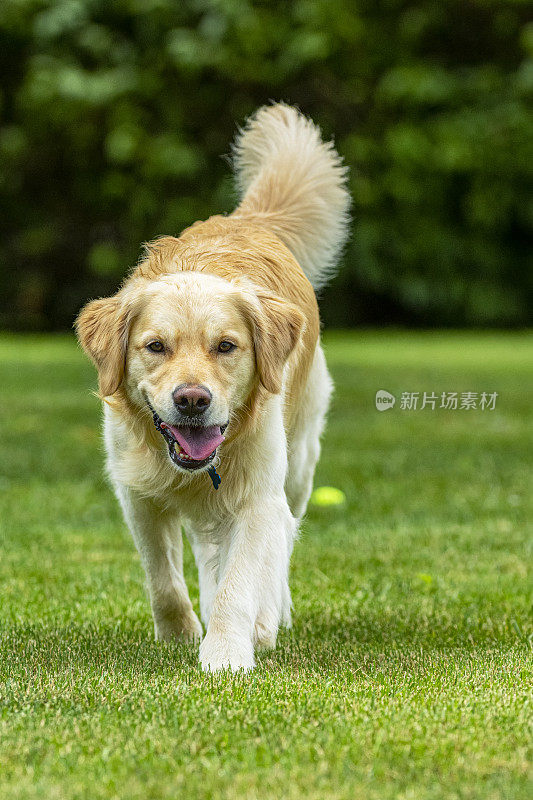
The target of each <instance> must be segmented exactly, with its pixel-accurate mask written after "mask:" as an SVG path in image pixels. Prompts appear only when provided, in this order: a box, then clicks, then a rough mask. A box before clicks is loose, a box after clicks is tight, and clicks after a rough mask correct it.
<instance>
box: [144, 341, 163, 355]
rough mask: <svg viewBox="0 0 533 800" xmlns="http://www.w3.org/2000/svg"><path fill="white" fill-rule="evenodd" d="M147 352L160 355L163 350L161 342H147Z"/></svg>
mask: <svg viewBox="0 0 533 800" xmlns="http://www.w3.org/2000/svg"><path fill="white" fill-rule="evenodd" d="M146 348H147V350H151V351H152V353H162V352H163V350H164V349H165V345H164V344H163V342H157V341H155V342H148V344H147V345H146Z"/></svg>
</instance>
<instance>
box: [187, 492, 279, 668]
mask: <svg viewBox="0 0 533 800" xmlns="http://www.w3.org/2000/svg"><path fill="white" fill-rule="evenodd" d="M294 533H295V520H294V518H293V516H292V515H291V513H290V510H289V506H288V504H287V501H286V499H285V496H284V495H283V496H278V497H275V496H274V497H263V498H256V499H254V501H253V502H252V503H250V507H249V509H248V510H247V512H246V513H244V512H243V513H242V515H241V516H239V518H238V519H237V520H236V521H235V522H234V524H233V525H232V528H231V531H230V534H229V548H228V552H227V556H226V559H225V563H224V564H223V565H222V569H221V577H220V581H219V584H218V587H217V591H216V595H215V598H214V601H213V607H212V610H211V616H210V618H209V625H208V627H207V634H206V636H205V639H204V640H203V642H202V644H201V646H200V661H201V664H202V667H203V669H204V670H213V671H214V670H218V669H224V668H228V667H229V668H230V669H231V670H233V671H236V670H239V669H245V670H247V669H252V667H253V666H254V640H255V641H256V642H257V644H260V645H266V646H271V645H273V644H274V642H275V640H276V634H277V630H278V626H279V623H280V619H281V617H282V614H283V612H284V602H285V601H286V597H287V595H288V591H289V590H288V568H289V555H290V549H291V545H292V540H293V538H294ZM257 622H259V623H260V624H259V625H258V626H257V627H256V623H257Z"/></svg>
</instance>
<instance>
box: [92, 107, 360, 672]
mask: <svg viewBox="0 0 533 800" xmlns="http://www.w3.org/2000/svg"><path fill="white" fill-rule="evenodd" d="M234 165H235V171H236V180H237V186H238V189H239V191H240V194H241V201H240V204H239V206H238V208H237V209H236V211H235V212H234V213H233V214H231V215H230V216H228V217H222V216H216V217H211V218H210V219H208V220H207V221H206V222H197V223H195V224H194V225H192V226H191V227H190V228H188V229H187V230H186V231H184V232H183V233H182V235H181V236H180V237H179V238H174V237H171V236H167V237H163V238H161V239H157V240H156V241H154V242H152V243H151V244H149V245H148V246H147V248H146V254H145V258H144V259H143V260H142V262H141V263H140V264H139V266H138V267H137V268H136V269H135V270H134V271H133V273H132V274H131V275H130V277H129V278H128V279H127V280H126V282H125V283H124V285H123V286H122V288H121V289H120V291H119V292H118V293H117V294H116V295H114V296H113V297H110V298H104V299H100V300H94V301H92V302H90V303H89V304H88V305H87V306H86V307H85V308H84V309H83V310H82V312H81V313H80V315H79V317H78V320H77V323H76V326H77V332H78V337H79V340H80V342H81V344H82V346H83V348H84V350H85V351H86V352H87V353H88V354H89V356H90V357H91V358H92V360H93V361H94V363H95V364H96V366H97V368H98V372H99V386H100V394H101V396H102V398H103V400H104V401H105V405H104V412H105V444H106V449H107V454H108V461H107V463H108V470H109V474H110V476H111V479H112V482H113V485H114V487H115V491H116V494H117V496H118V499H119V501H120V503H121V505H122V509H123V511H124V516H125V518H126V521H127V523H128V525H129V528H130V530H131V533H132V535H133V538H134V541H135V544H136V546H137V548H138V550H139V553H140V555H141V559H142V562H143V565H144V568H145V570H146V575H147V580H148V590H149V594H150V600H151V605H152V612H153V617H154V624H155V633H156V637H157V638H158V639H173V638H175V637H186V638H192V639H201V637H202V626H201V624H200V622H199V620H198V618H197V616H196V614H195V613H194V611H193V608H192V605H191V602H190V600H189V596H188V592H187V587H186V584H185V581H184V577H183V568H182V533H181V528H182V526H183V528H184V530H185V532H186V534H187V536H188V538H189V540H190V542H191V546H192V549H193V552H194V556H195V559H196V563H197V566H198V572H199V580H200V609H201V617H202V620H203V622H204V625H205V626H206V635H205V637H204V638H203V641H202V643H201V646H200V661H201V664H202V667H203V668H204V669H206V670H217V669H221V668H227V667H229V668H231V669H232V670H237V669H241V668H244V669H250V668H252V667H253V665H254V646H257V647H273V646H274V645H275V642H276V635H277V631H278V627H279V625H280V623H281V624H285V625H289V624H290V614H291V599H290V592H289V586H288V569H289V559H290V555H291V550H292V546H293V542H294V538H295V535H296V533H297V529H298V523H299V520H300V519H301V517H302V515H303V513H304V511H305V508H306V504H307V501H308V499H309V495H310V492H311V486H312V480H313V473H314V469H315V465H316V462H317V459H318V456H319V450H320V445H319V437H320V434H321V431H322V428H323V425H324V419H325V415H326V411H327V406H328V401H329V396H330V393H331V380H330V377H329V375H328V371H327V368H326V364H325V360H324V355H323V353H322V350H321V347H320V343H319V318H318V309H317V303H316V299H315V294H314V289H317V288H319V287H320V286H322V285H323V284H324V282H325V280H327V278H328V277H329V276H330V275H331V271H332V268H333V267H334V264H335V260H336V259H337V257H338V254H339V250H340V248H341V247H342V246H343V244H344V241H345V236H346V228H347V213H348V205H349V198H348V193H347V191H346V186H345V183H346V174H345V168H344V167H343V166H342V164H341V161H340V159H339V156H338V155H337V153H336V152H335V150H334V148H333V146H332V144H330V143H323V142H322V141H321V137H320V131H319V130H318V128H317V127H315V125H314V124H313V123H312V122H311V121H309V120H307V119H305V118H304V117H303V116H302V115H301V114H299V113H298V112H297V111H296V110H295V109H293V108H291V107H289V106H286V105H284V104H277V105H272V106H266V107H263V108H261V109H260V110H259V111H258V112H257V113H256V115H255V116H254V117H253V118H252V119H251V120H250V121H249V122H248V124H247V125H246V127H245V128H244V130H243V131H242V132H241V134H240V135H239V137H238V139H237V142H236V145H235V147H234ZM154 339H156V340H158V341H161V342H162V343H163V344H164V347H165V350H164V352H162V353H154V352H151V351H150V350H148V349H147V346H146V345H147V343H149V342H150V341H151V340H154ZM221 340H230V341H231V343H232V344H234V345H236V348H235V349H234V350H233V351H232V352H231V353H219V352H218V351H217V346H218V343H219V342H220V341H221ZM183 383H185V384H199V385H202V386H206V387H207V388H208V389H209V390H210V392H211V394H212V402H211V405H210V407H209V409H208V417H207V420H208V424H209V425H217V426H218V425H221V426H222V425H223V424H224V423H225V422H227V421H228V420H229V425H228V428H227V431H226V439H225V441H224V442H223V444H222V445H221V446H220V449H219V455H218V462H217V463H218V470H219V472H220V474H221V476H222V483H221V486H220V488H219V489H218V491H215V490H214V488H213V486H212V484H211V480H210V478H209V475H208V474H207V472H206V471H205V469H199V470H197V471H195V472H192V471H188V470H185V469H182V468H181V467H180V466H176V465H175V464H174V463H173V462H172V461H171V459H170V457H169V454H168V450H167V447H166V444H165V442H164V440H163V438H162V437H161V436H160V434H159V433H158V432H157V431H156V429H155V427H154V424H153V420H152V416H151V414H150V410H149V408H148V406H147V403H146V400H149V402H150V403H151V405H152V406H153V408H154V409H155V411H156V412H157V414H158V415H159V416H160V417H161V418H162V419H163V420H165V421H167V422H169V423H170V424H177V423H176V421H175V414H176V408H175V405H174V401H173V390H174V389H175V387H176V386H178V385H180V384H183Z"/></svg>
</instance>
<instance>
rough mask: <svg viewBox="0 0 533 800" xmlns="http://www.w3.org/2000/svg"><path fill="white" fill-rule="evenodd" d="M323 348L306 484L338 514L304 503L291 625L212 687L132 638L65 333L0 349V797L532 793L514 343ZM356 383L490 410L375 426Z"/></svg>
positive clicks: (81, 387) (525, 395) (131, 568)
mask: <svg viewBox="0 0 533 800" xmlns="http://www.w3.org/2000/svg"><path fill="white" fill-rule="evenodd" d="M326 344H327V353H328V359H329V363H330V365H331V369H332V371H333V374H334V377H335V380H336V384H337V392H336V397H335V402H334V407H333V409H332V412H331V417H330V424H329V428H328V433H327V435H326V437H325V440H324V453H323V458H322V460H321V463H320V466H319V469H318V474H317V480H316V484H317V485H322V484H327V485H334V486H338V487H340V488H341V489H343V490H344V491H345V492H346V494H347V497H348V502H347V506H346V507H345V508H344V509H337V510H334V509H333V510H331V509H330V510H325V509H316V508H315V509H311V510H310V513H309V515H308V518H307V521H306V523H305V525H304V529H303V532H302V536H301V539H300V541H299V543H298V544H297V545H296V548H295V552H294V558H293V567H292V580H291V584H292V590H293V599H294V607H295V610H294V628H293V630H292V631H291V632H290V633H283V634H282V635H281V637H280V642H279V646H278V649H277V650H276V651H275V652H274V653H272V654H268V655H265V656H263V657H261V658H260V662H259V667H258V669H257V670H256V671H255V672H254V673H253V674H252V675H249V676H238V677H236V678H232V677H229V676H227V675H223V676H219V677H213V676H206V675H204V674H202V673H201V672H200V671H199V668H198V666H197V653H196V650H195V649H193V648H190V647H187V646H185V645H174V646H172V645H160V644H156V643H155V642H154V641H153V638H152V623H151V619H150V613H149V608H148V602H147V599H146V596H145V591H144V584H143V573H142V570H141V567H140V563H139V559H138V557H137V555H136V553H135V552H134V548H133V545H132V543H131V541H130V539H129V536H128V534H127V533H126V530H125V527H124V524H123V522H122V519H121V515H120V513H119V510H118V508H117V504H116V502H115V500H114V498H113V496H112V494H111V492H110V490H109V488H108V487H107V485H106V483H105V481H104V478H103V473H102V461H103V455H102V446H101V443H100V437H99V432H98V429H99V414H100V412H99V408H98V403H97V401H96V399H95V398H94V396H92V395H91V393H90V390H91V388H93V387H94V384H95V378H94V375H93V372H92V369H91V367H90V365H88V364H87V363H86V362H85V360H84V359H83V357H82V355H81V354H80V353H79V351H78V350H77V348H76V345H75V344H74V342H73V341H72V340H71V339H70V338H66V337H57V338H52V337H48V338H46V337H43V338H41V337H35V338H23V337H15V336H13V337H10V336H3V337H1V338H0V365H1V366H0V378H1V385H2V404H3V411H4V413H3V414H2V422H1V426H0V428H1V430H0V433H1V450H2V452H1V466H0V475H1V477H0V488H1V489H2V497H3V499H2V506H3V507H2V513H1V520H0V524H1V535H0V536H1V558H0V581H1V586H2V590H1V609H2V611H1V625H2V627H1V639H0V642H1V653H0V680H1V683H0V701H1V707H2V712H1V727H0V796H2V797H6V798H8V797H9V798H10V800H17V798H46V799H47V800H48V798H52V799H53V798H57V799H58V800H63V798H87V799H88V800H89V799H90V800H99V798H106V800H107V799H110V798H121V799H122V798H123V799H124V800H137V799H138V800H146V799H147V798H154V800H156V799H157V800H166V799H167V798H168V799H170V798H172V799H174V798H185V800H189V799H190V800H196V799H197V798H206V799H207V798H256V797H257V798H260V800H270V798H272V799H274V798H276V800H277V798H287V799H288V800H291V799H292V798H300V797H301V798H305V799H306V800H323V799H324V798H327V799H328V800H337V799H339V800H340V798H343V799H344V798H345V799H346V800H354V799H355V800H358V799H359V798H361V800H363V799H364V800H387V799H388V798H402V799H403V800H408V799H410V798H412V799H413V800H419V798H423V799H425V798H479V799H480V800H491V799H492V798H509V800H511V799H512V800H519V799H520V798H524V800H525V798H529V797H531V796H532V790H533V787H532V784H531V782H530V781H529V782H528V763H530V762H529V756H530V753H531V751H529V750H528V743H529V741H530V740H529V739H528V735H527V731H528V724H529V723H530V722H531V718H532V714H531V693H530V688H531V677H532V670H531V666H532V659H531V645H532V642H533V634H532V630H533V629H532V625H531V616H530V610H531V578H530V575H528V565H529V564H530V563H531V555H532V553H531V550H532V538H533V537H532V529H531V522H530V521H531V519H532V517H533V509H532V492H531V489H532V486H531V456H532V450H533V448H532V445H533V340H532V337H531V336H530V335H525V334H513V335H496V334H466V335H465V334H462V333H450V334H407V333H398V334H396V333H394V332H388V333H372V334H367V333H354V334H340V333H339V334H330V335H329V336H327V337H326ZM380 388H383V389H388V390H390V391H392V392H394V393H396V394H399V393H400V392H401V391H424V390H426V391H435V392H437V393H439V392H441V391H453V390H457V391H478V392H481V391H498V392H499V395H500V396H499V398H498V401H497V407H496V410H495V411H493V412H487V411H485V412H481V411H455V412H453V411H447V412H445V411H438V410H436V411H430V410H424V411H416V412H407V411H401V410H400V409H399V408H398V404H397V405H396V407H395V408H394V409H393V410H391V411H387V412H385V413H378V412H377V411H376V410H375V408H374V395H375V392H376V390H377V389H380ZM186 560H187V563H186V572H187V575H188V580H189V585H190V587H191V593H192V596H193V598H194V602H195V603H197V600H198V590H197V582H196V576H195V574H194V570H193V568H192V559H191V556H190V552H189V551H187V559H186ZM529 777H530V773H529Z"/></svg>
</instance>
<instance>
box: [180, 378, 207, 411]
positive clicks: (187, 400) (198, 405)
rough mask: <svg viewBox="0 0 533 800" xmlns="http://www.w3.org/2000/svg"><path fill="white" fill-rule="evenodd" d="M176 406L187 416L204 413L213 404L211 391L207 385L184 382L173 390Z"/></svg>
mask: <svg viewBox="0 0 533 800" xmlns="http://www.w3.org/2000/svg"><path fill="white" fill-rule="evenodd" d="M172 397H173V398H174V403H175V405H176V407H177V408H178V409H179V410H180V411H181V413H182V414H184V415H185V416H186V417H197V416H198V415H199V414H203V413H204V411H206V410H207V409H208V408H209V406H210V404H211V392H210V391H209V389H207V388H206V387H205V386H198V385H195V384H189V383H182V384H181V386H178V388H177V389H174V391H173V392H172Z"/></svg>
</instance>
